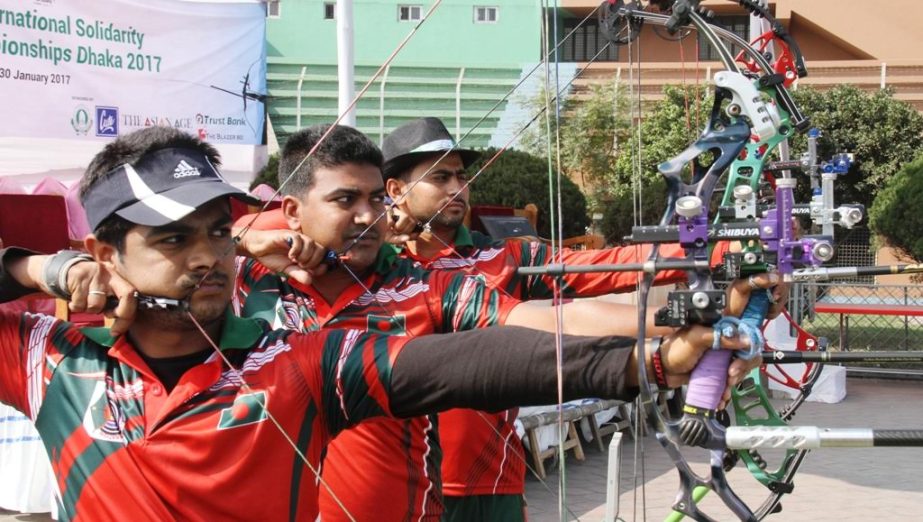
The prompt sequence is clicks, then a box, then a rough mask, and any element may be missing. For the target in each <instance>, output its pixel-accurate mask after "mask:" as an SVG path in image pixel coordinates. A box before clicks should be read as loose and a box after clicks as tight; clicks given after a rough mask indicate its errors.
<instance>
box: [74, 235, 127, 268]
mask: <svg viewBox="0 0 923 522" xmlns="http://www.w3.org/2000/svg"><path fill="white" fill-rule="evenodd" d="M83 247H84V248H85V249H86V251H87V253H88V254H90V255H91V256H93V259H95V260H96V261H97V262H98V263H101V264H104V265H106V266H108V267H110V268H112V267H114V266H115V257H116V256H117V255H118V253H119V250H118V249H117V248H116V247H115V245H112V244H109V243H106V242H105V241H101V240H100V239H99V238H97V237H96V234H90V235H88V236H87V237H86V238H84V240H83Z"/></svg>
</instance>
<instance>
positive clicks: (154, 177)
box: [83, 148, 259, 231]
mask: <svg viewBox="0 0 923 522" xmlns="http://www.w3.org/2000/svg"><path fill="white" fill-rule="evenodd" d="M224 196H230V197H234V198H237V199H239V200H241V201H243V202H245V203H247V204H250V205H256V204H259V199H257V198H255V197H253V196H251V195H249V194H247V193H246V192H244V191H242V190H240V189H237V188H236V187H234V186H232V185H231V184H229V183H228V182H227V181H225V180H224V178H222V177H221V174H220V173H219V172H218V169H216V168H215V166H214V165H212V163H211V162H210V161H209V160H208V156H206V155H205V153H204V152H202V151H199V150H196V149H189V148H165V149H159V150H156V151H153V152H150V153H148V154H145V155H144V156H142V157H141V159H139V160H138V161H136V162H134V163H133V164H128V163H126V164H124V165H121V166H119V167H117V168H115V169H113V170H112V171H110V172H109V173H108V174H106V175H105V176H104V177H103V178H102V179H101V180H99V181H98V182H96V184H94V185H93V187H92V188H90V190H89V191H88V192H87V194H86V196H85V197H84V200H83V206H84V208H85V209H86V213H87V220H88V221H89V224H90V230H94V231H95V230H96V228H97V227H99V225H100V224H101V223H102V222H103V221H105V220H106V219H107V218H108V217H109V216H111V215H112V214H117V215H119V216H120V217H122V218H124V219H126V220H128V221H130V222H132V223H135V224H138V225H146V226H151V227H159V226H163V225H166V224H168V223H172V222H174V221H179V220H180V219H182V218H184V217H186V216H187V215H189V214H191V213H192V212H193V211H195V210H196V209H197V208H199V207H201V206H202V205H204V204H205V203H208V202H209V201H212V200H214V199H217V198H220V197H224Z"/></svg>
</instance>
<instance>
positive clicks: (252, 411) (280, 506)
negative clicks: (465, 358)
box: [0, 312, 406, 520]
mask: <svg viewBox="0 0 923 522" xmlns="http://www.w3.org/2000/svg"><path fill="white" fill-rule="evenodd" d="M127 337H128V336H122V337H120V338H119V339H117V340H115V339H112V338H111V337H110V336H109V334H108V330H106V329H94V328H87V329H78V328H77V327H75V326H73V325H71V324H69V323H65V322H61V321H59V320H57V319H55V318H53V317H48V316H42V315H30V314H24V315H18V314H10V313H7V312H0V401H2V402H4V403H8V404H10V405H12V406H14V407H15V408H16V409H18V410H20V411H22V412H23V413H25V414H26V415H28V416H29V417H31V418H32V419H33V421H34V422H35V424H36V426H37V428H38V430H39V432H40V434H41V436H42V439H43V441H44V444H45V446H46V448H47V451H48V453H49V456H50V457H51V462H52V467H53V469H54V471H55V474H56V476H57V488H58V490H59V493H60V496H61V497H60V498H61V500H60V516H61V518H62V519H63V520H314V519H315V518H316V517H317V514H318V506H317V496H318V495H317V490H318V487H319V486H318V482H317V479H316V477H315V476H314V473H313V472H312V471H311V470H310V469H309V468H308V466H307V465H306V464H305V463H304V462H303V461H302V459H301V457H299V456H297V455H296V452H295V449H294V448H293V447H292V445H291V444H294V445H295V446H297V448H298V451H299V452H301V453H303V455H305V457H306V459H307V461H308V462H310V463H311V465H312V466H314V467H317V466H318V464H319V462H320V461H321V460H322V454H323V448H324V446H325V445H326V444H327V443H328V442H329V441H330V440H331V439H332V438H333V437H334V436H336V434H337V433H339V432H341V431H342V430H344V429H346V428H348V427H350V426H352V425H354V424H356V423H358V422H360V421H362V420H363V419H367V418H370V417H377V416H383V415H389V412H390V403H389V394H390V393H391V392H390V382H391V370H392V363H393V361H394V360H395V358H396V357H397V354H398V353H399V352H400V350H401V348H402V346H403V345H404V343H405V341H406V339H404V338H400V337H395V336H381V335H371V334H367V333H364V332H360V331H357V330H325V331H321V332H315V333H310V334H305V335H299V334H295V333H294V332H283V331H279V332H271V331H267V330H266V324H265V323H264V322H262V321H256V320H251V319H239V318H236V317H233V316H232V315H228V316H227V318H226V319H225V324H224V327H223V332H222V336H221V340H220V346H221V350H222V353H224V354H225V355H226V356H227V357H228V359H229V360H230V361H231V362H232V364H233V365H234V367H235V368H239V371H238V370H234V369H230V368H229V367H228V366H226V365H225V363H224V362H223V361H222V360H221V358H220V357H218V355H217V354H216V353H213V354H211V356H210V357H209V358H208V359H207V360H206V361H205V362H204V363H202V364H200V365H197V366H194V367H192V368H191V369H189V370H188V371H187V372H186V373H185V374H184V375H183V377H182V378H181V380H180V381H179V382H178V384H177V385H176V387H175V388H174V389H173V390H172V391H171V392H170V393H166V392H165V391H164V389H163V387H162V386H161V385H160V382H159V381H158V380H157V378H156V377H154V375H153V373H152V372H151V370H150V369H149V367H148V366H147V365H146V364H145V363H144V361H143V359H142V358H141V357H140V355H139V353H138V352H137V351H136V350H135V348H134V347H133V346H132V345H131V342H130V341H129V340H127ZM241 380H243V382H246V383H247V385H246V386H245V385H242V384H241ZM270 416H271V417H272V418H270ZM273 419H274V420H273ZM275 422H278V423H279V426H276V425H275ZM281 430H284V432H285V434H286V435H285V437H287V438H290V439H291V441H292V443H291V444H290V443H289V442H287V441H286V440H285V438H284V437H283V434H282V431H281Z"/></svg>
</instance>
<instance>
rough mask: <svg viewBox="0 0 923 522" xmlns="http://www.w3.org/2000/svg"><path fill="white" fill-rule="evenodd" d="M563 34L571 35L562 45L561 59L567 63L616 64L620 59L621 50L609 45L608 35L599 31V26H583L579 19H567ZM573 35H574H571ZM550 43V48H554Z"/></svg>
mask: <svg viewBox="0 0 923 522" xmlns="http://www.w3.org/2000/svg"><path fill="white" fill-rule="evenodd" d="M563 22H564V23H563V25H564V31H563V34H570V35H571V36H570V38H567V39H566V40H564V43H563V45H561V54H560V59H561V60H562V61H565V62H588V61H590V60H594V59H595V60H596V61H600V62H614V61H617V60H618V59H619V48H618V46H616V45H608V46H607V44H608V43H609V41H608V40H606V35H605V34H603V32H602V31H600V30H599V25H597V24H586V23H584V24H581V23H580V19H579V18H565V19H564V20H563ZM571 33H573V34H571ZM553 45H554V43H553V42H549V46H553Z"/></svg>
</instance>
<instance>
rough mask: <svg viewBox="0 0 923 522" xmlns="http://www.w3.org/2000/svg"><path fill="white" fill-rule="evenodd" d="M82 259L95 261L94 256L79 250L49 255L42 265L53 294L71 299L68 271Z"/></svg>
mask: <svg viewBox="0 0 923 522" xmlns="http://www.w3.org/2000/svg"><path fill="white" fill-rule="evenodd" d="M81 261H93V258H92V257H91V256H89V255H87V254H84V253H83V252H80V251H79V250H62V251H60V252H58V253H57V254H54V255H51V256H49V257H48V259H47V260H46V261H45V264H44V266H43V267H42V277H43V278H44V282H45V286H46V287H47V288H48V291H49V292H50V293H51V295H53V296H55V297H57V298H59V299H64V300H65V301H70V299H71V293H70V290H69V289H68V288H67V271H68V270H69V269H70V267H72V266H74V265H76V264H77V263H80V262H81Z"/></svg>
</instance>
